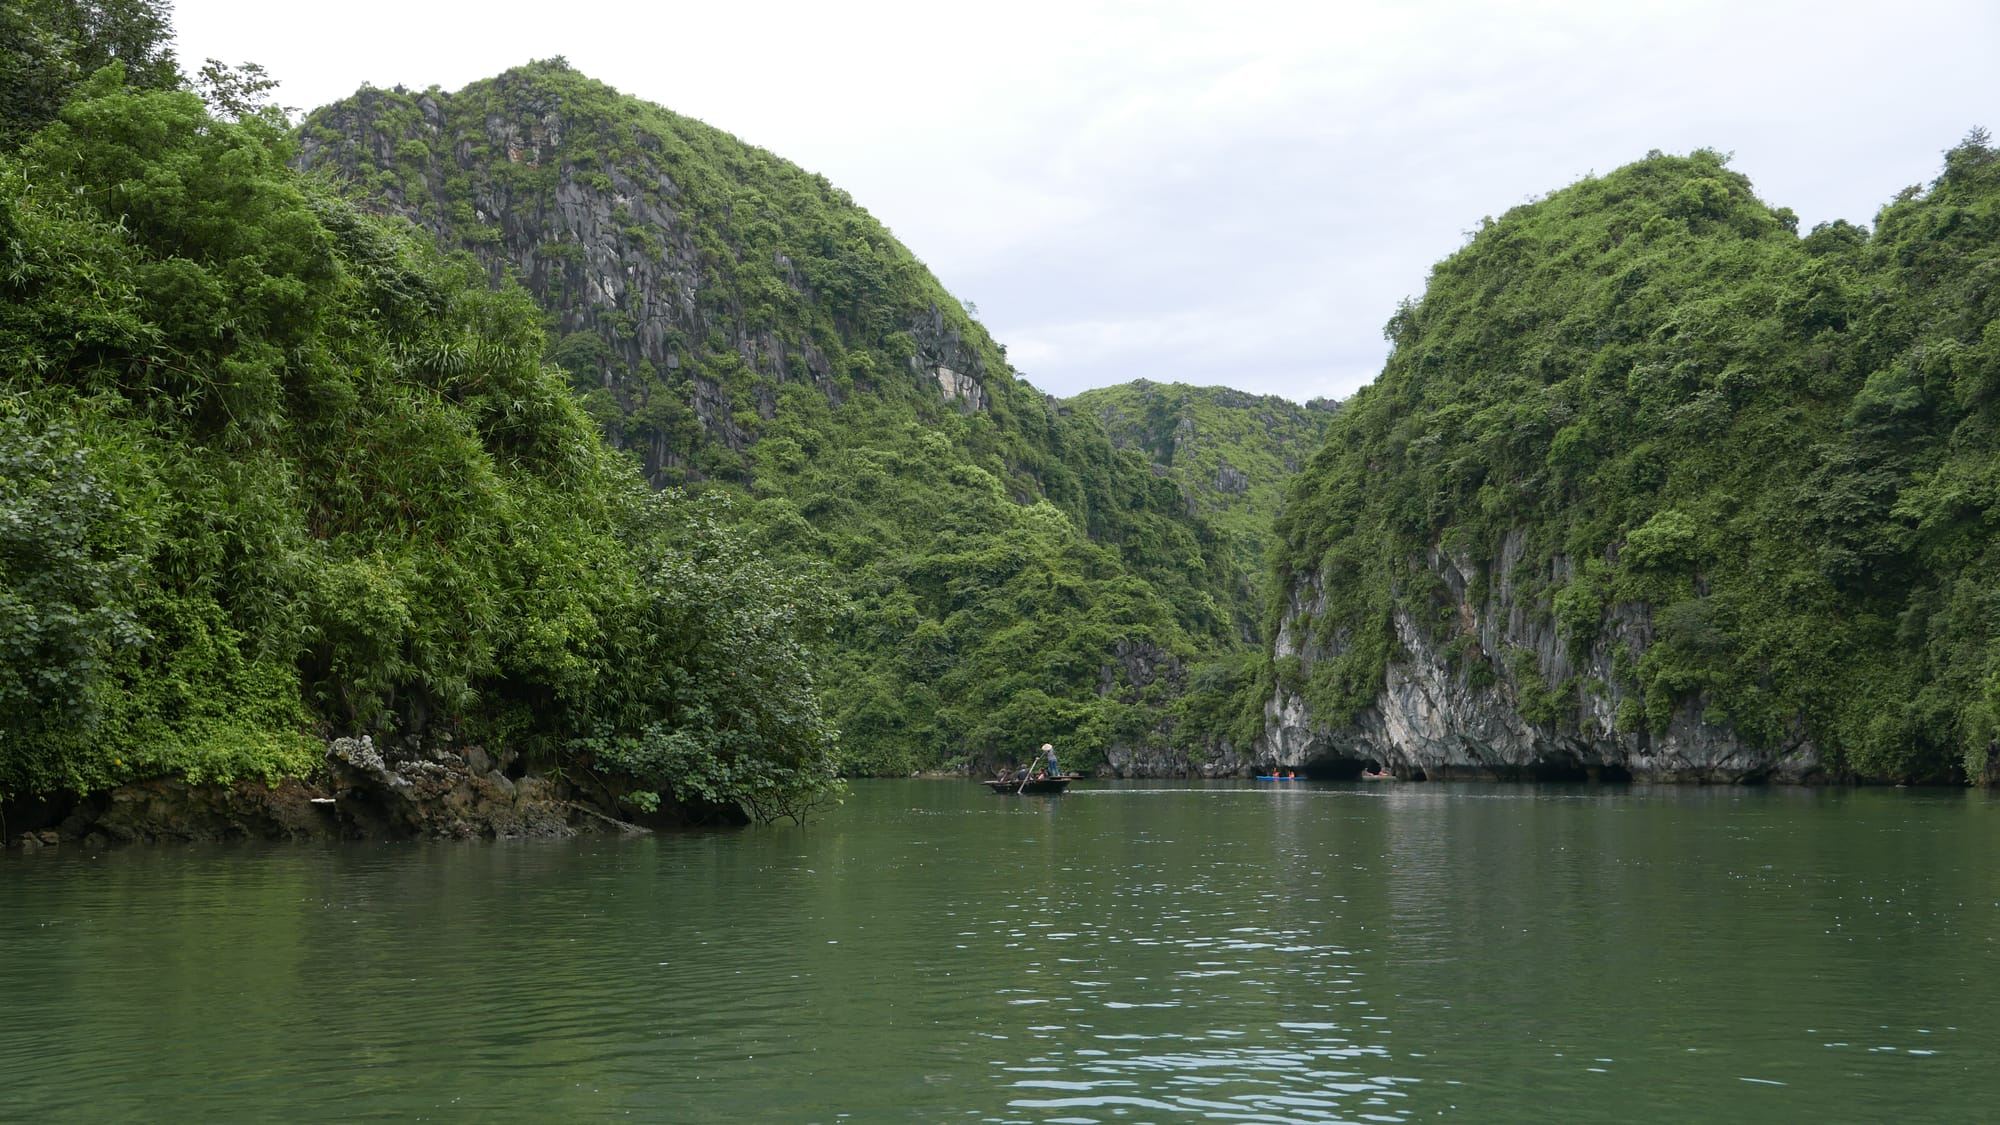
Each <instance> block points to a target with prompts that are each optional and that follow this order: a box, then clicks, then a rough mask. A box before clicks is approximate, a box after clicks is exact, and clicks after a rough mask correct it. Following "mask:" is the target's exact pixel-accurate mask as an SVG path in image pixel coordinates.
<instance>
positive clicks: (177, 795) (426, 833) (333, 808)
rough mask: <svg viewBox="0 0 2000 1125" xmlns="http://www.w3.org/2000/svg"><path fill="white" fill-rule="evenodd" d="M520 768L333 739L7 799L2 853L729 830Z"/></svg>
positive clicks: (511, 758)
mask: <svg viewBox="0 0 2000 1125" xmlns="http://www.w3.org/2000/svg"><path fill="white" fill-rule="evenodd" d="M579 773H580V775H581V776H564V775H562V774H538V773H534V772H531V771H529V770H528V769H527V768H526V766H525V764H524V763H523V762H522V760H521V758H520V757H519V756H518V755H515V754H505V755H501V756H499V757H496V756H494V755H493V754H491V753H489V752H487V751H486V750H484V749H482V748H480V747H476V746H467V747H460V748H452V747H450V746H448V745H440V746H433V747H428V748H427V747H425V746H423V745H421V744H420V743H415V742H412V743H407V744H397V745H385V746H381V747H378V746H377V745H376V744H375V742H374V740H373V739H371V738H368V737H366V736H363V737H361V738H340V739H335V740H334V741H333V742H331V743H329V744H328V746H327V752H326V759H325V766H324V769H323V770H321V771H319V772H318V774H316V775H315V776H314V777H310V778H284V779H282V780H280V781H278V782H277V783H275V784H266V783H265V782H262V781H236V782H233V783H230V784H227V785H224V784H192V783H189V782H186V781H182V780H179V779H174V778H160V779H155V780H151V781H142V782H134V783H132V784H129V785H121V786H119V787H117V788H115V789H110V790H105V791H102V792H97V793H88V794H63V795H57V796H53V797H45V798H38V799H34V800H23V801H17V802H12V803H10V804H9V805H8V806H6V807H5V809H4V815H0V839H4V842H5V843H6V845H7V846H10V847H22V848H41V847H52V846H58V845H63V844H86V845H90V844H127V843H159V842H189V843H192V842H202V841H216V840H292V841H310V840H411V839H438V840H467V839H489V840H492V839H518V838H543V839H547V838H559V837H567V836H578V835H586V834H616V835H638V834H644V833H646V832H650V831H655V830H659V829H670V828H690V827H705V826H740V825H742V824H745V823H747V818H746V817H745V816H744V815H743V813H742V811H741V810H740V809H735V808H721V807H712V806H711V807H701V806H690V805H676V804H673V803H672V802H671V801H670V800H669V799H667V798H663V799H662V801H661V803H660V806H659V807H658V808H657V809H653V810H651V811H648V810H645V809H642V808H641V807H639V806H638V805H636V804H634V803H633V802H632V801H631V800H630V799H629V795H630V791H629V790H628V789H626V788H623V787H621V786H619V785H617V784H615V783H613V782H610V781H607V780H605V779H603V778H599V777H597V776H595V775H594V774H590V773H589V771H587V770H583V771H579Z"/></svg>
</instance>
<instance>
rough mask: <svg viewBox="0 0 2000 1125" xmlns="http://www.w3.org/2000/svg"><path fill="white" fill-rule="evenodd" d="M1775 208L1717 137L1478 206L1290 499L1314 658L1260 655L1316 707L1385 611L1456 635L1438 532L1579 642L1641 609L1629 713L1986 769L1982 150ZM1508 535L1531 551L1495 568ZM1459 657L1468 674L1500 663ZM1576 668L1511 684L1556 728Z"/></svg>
mask: <svg viewBox="0 0 2000 1125" xmlns="http://www.w3.org/2000/svg"><path fill="white" fill-rule="evenodd" d="M1794 226H1795V221H1794V220H1793V218H1792V217H1791V215H1790V214H1789V213H1788V212H1786V211H1783V210H1778V211H1773V210H1771V209H1770V208H1768V207H1766V206H1765V205H1764V204H1763V203H1761V202H1759V201H1758V200H1757V199H1756V197H1755V196H1754V195H1752V193H1751V190H1750V185H1749V184H1748V182H1747V181H1745V180H1744V178H1743V177H1742V176H1740V175H1737V174H1735V173H1733V172H1731V171H1729V170H1728V169H1727V168H1726V167H1724V164H1723V161H1722V160H1721V159H1720V158H1719V157H1717V156H1716V155H1715V154H1713V153H1709V152H1705V151H1704V152H1696V153H1694V154H1693V155H1691V156H1688V157H1669V156H1661V155H1658V154H1655V155H1653V156H1651V157H1649V158H1648V159H1646V160H1644V161H1642V162H1640V163H1637V164H1634V165H1631V166H1629V167H1626V168H1622V169H1620V170H1618V171H1617V172H1614V173H1612V174H1610V175H1608V176H1605V177H1602V178H1593V179H1587V180H1585V181H1583V182H1581V183H1578V184H1575V185H1573V186H1571V187H1569V188H1566V189H1564V190H1562V191H1560V192H1557V193H1555V194H1554V195H1552V196H1550V197H1548V198H1547V199H1545V200H1542V201H1540V202H1536V203H1532V204H1529V205H1526V206H1522V207H1519V208H1516V209H1514V210H1513V211H1510V212H1508V213H1507V214H1506V215H1505V216H1503V217H1502V218H1500V219H1499V220H1498V221H1493V220H1488V221H1487V223H1486V224H1485V225H1484V227H1483V228H1482V229H1481V230H1480V231H1478V232H1477V233H1476V234H1475V235H1474V236H1473V238H1472V240H1471V243H1470V244H1469V245H1468V246H1467V247H1466V248H1465V249H1464V250H1463V251H1461V252H1459V253H1458V254H1456V255H1454V256H1452V257H1451V258H1449V259H1447V260H1446V261H1444V262H1443V263H1441V264H1439V265H1438V266H1437V268H1436V269H1435V271H1434V272H1433V274H1432V276H1431V280H1430V283H1429V286H1428V288H1427V290H1426V292H1425V295H1424V298H1423V300H1422V301H1421V302H1419V303H1416V304H1412V305H1408V306H1406V307H1404V308H1402V309H1401V310H1399V311H1398V312H1397V313H1396V315H1395V317H1394V318H1393V319H1392V320H1391V321H1390V322H1389V325H1388V329H1387V331H1388V334H1389V337H1390V339H1391V340H1392V341H1393V343H1394V350H1393V353H1392V355H1391V357H1390V360H1389V362H1388V365H1387V367H1386V368H1385V370H1384V372H1383V374H1382V377H1381V378H1380V379H1379V380H1378V381H1377V382H1376V383H1375V384H1374V385H1373V386H1371V387H1369V388H1367V389H1366V390H1364V391H1363V392H1361V393H1360V394H1359V395H1357V396H1356V397H1355V398H1354V399H1353V400H1351V402H1350V403H1349V404H1348V405H1347V407H1346V408H1345V409H1344V410H1343V412H1342V413H1341V414H1340V416H1339V417H1338V418H1337V419H1336V420H1335V422H1334V424H1333V426H1332V428H1331V431H1330V436H1329V440H1328V443H1327V445H1326V446H1325V448H1324V449H1323V450H1322V451H1321V453H1320V454H1319V455H1318V456H1317V457H1315V459H1314V460H1313V462H1312V464H1311V465H1310V466H1309V467H1308V469H1307V471H1306V472H1305V473H1304V474H1303V475H1302V476H1301V477H1300V478H1299V480H1298V483H1297V485H1296V487H1295V489H1294V491H1293V493H1292V495H1291V497H1290V499H1289V501H1288V507H1287V509H1286V511H1285V513H1284V514H1283V516H1282V517H1281V519H1280V522H1279V526H1278V531H1279V535H1280V537H1281V538H1282V540H1283V545H1282V548H1281V550H1280V551H1279V552H1278V555H1279V559H1278V561H1279V566H1280V568H1281V570H1282V572H1283V575H1284V577H1285V579H1286V580H1287V581H1289V582H1290V583H1291V584H1292V586H1293V589H1296V588H1297V585H1298V584H1299V583H1301V582H1304V581H1305V580H1306V579H1307V578H1308V577H1309V576H1311V575H1314V574H1317V575H1318V576H1320V578H1321V579H1322V580H1323V584H1324V589H1325V592H1326V602H1327V604H1326V608H1325V612H1324V613H1321V614H1318V615H1316V616H1309V617H1308V618H1307V619H1306V620H1304V621H1303V623H1302V624H1303V626H1304V629H1305V631H1306V633H1307V634H1308V635H1310V636H1311V637H1312V638H1313V639H1315V640H1316V641H1317V643H1319V644H1320V645H1321V646H1323V647H1324V650H1325V651H1326V652H1327V653H1328V654H1329V655H1328V657H1327V658H1325V659H1321V660H1319V661H1317V662H1315V663H1313V664H1312V665H1311V666H1310V667H1309V668H1304V667H1296V666H1292V665H1294V664H1295V663H1296V662H1290V663H1287V664H1286V666H1284V667H1280V668H1278V669H1277V670H1276V671H1277V674H1279V675H1280V676H1287V677H1298V678H1300V679H1301V680H1303V681H1304V682H1303V684H1302V685H1301V686H1302V687H1303V688H1304V690H1305V693H1306V696H1307V699H1308V701H1309V702H1310V703H1311V704H1312V705H1313V707H1314V709H1315V712H1316V713H1317V715H1318V716H1319V718H1320V719H1321V720H1322V721H1328V722H1336V723H1337V722H1342V721H1345V720H1346V719H1347V718H1348V717H1351V716H1352V715H1354V714H1355V713H1356V712H1357V711H1358V710H1359V709H1360V708H1361V707H1363V706H1366V705H1367V704H1368V703H1370V702H1372V701H1373V699H1374V698H1375V696H1376V693H1377V692H1378V691H1379V690H1380V688H1381V685H1382V682H1383V674H1384V669H1385V667H1386V665H1387V663H1388V662H1389V660H1390V659H1391V658H1392V657H1393V655H1394V647H1395V641H1394V635H1393V632H1392V630H1391V625H1390V622H1391V614H1392V611H1393V610H1394V609H1395V608H1396V607H1401V609H1403V610H1404V611H1406V612H1408V613H1409V614H1410V615H1411V616H1412V617H1413V618H1414V619H1415V620H1416V621H1417V622H1418V623H1419V624H1420V625H1421V627H1423V628H1425V629H1426V630H1428V631H1430V632H1431V633H1432V634H1433V635H1434V637H1435V639H1437V640H1438V641H1439V642H1441V643H1443V644H1449V643H1450V642H1451V641H1452V640H1453V639H1454V636H1455V634H1457V633H1458V632H1459V631H1460V630H1461V629H1462V628H1464V625H1463V623H1462V619H1461V616H1460V614H1459V612H1458V607H1457V605H1456V603H1455V599H1453V598H1451V597H1449V596H1448V594H1447V591H1446V590H1445V589H1444V584H1443V582H1442V581H1441V580H1440V579H1439V578H1438V577H1437V576H1436V575H1435V574H1434V568H1433V567H1432V566H1431V565H1430V564H1429V563H1427V562H1426V559H1427V557H1428V556H1429V554H1430V552H1432V551H1433V550H1441V551H1443V552H1444V553H1446V554H1450V555H1456V556H1460V557H1465V558H1470V559H1472V560H1474V562H1475V564H1476V565H1477V566H1478V567H1480V568H1481V571H1482V575H1481V579H1480V583H1481V584H1484V587H1485V588H1482V589H1478V590H1475V591H1474V595H1475V600H1476V599H1479V598H1483V597H1484V596H1485V589H1486V588H1491V585H1492V584H1493V583H1495V582H1497V581H1499V580H1500V579H1501V578H1503V577H1506V578H1508V579H1510V580H1512V581H1513V582H1515V583H1521V584H1526V586H1527V587H1528V588H1527V589H1526V590H1525V591H1524V598H1523V604H1526V605H1528V606H1529V607H1530V608H1531V610H1532V611H1533V612H1535V613H1538V614H1543V615H1549V616H1551V617H1552V618H1553V620H1554V622H1555V623H1556V625H1557V626H1558V627H1559V629H1560V630H1561V634H1562V636H1564V637H1565V638H1566V639H1567V640H1568V642H1569V643H1570V644H1571V645H1572V646H1573V648H1576V647H1581V648H1584V649H1587V648H1588V647H1589V646H1590V645H1591V644H1592V643H1593V642H1594V641H1595V640H1596V639H1597V638H1598V637H1599V635H1600V633H1601V631H1602V629H1603V628H1604V625H1605V622H1606V621H1607V620H1608V618H1607V614H1608V613H1609V612H1610V611H1611V610H1612V608H1613V607H1615V606H1618V605H1621V604H1623V605H1628V606H1640V607H1644V608H1645V609H1646V610H1647V611H1648V612H1649V615H1650V621H1651V628H1652V641H1651V644H1650V645H1649V646H1647V647H1646V648H1645V649H1644V651H1643V654H1642V655H1640V656H1638V657H1637V658H1636V659H1632V660H1622V659H1621V661H1620V663H1619V666H1618V671H1617V675H1618V677H1619V678H1620V680H1621V681H1622V683H1621V686H1622V687H1623V688H1624V689H1625V690H1626V691H1627V692H1628V693H1629V694H1628V698H1629V700H1630V703H1629V705H1628V708H1627V711H1626V713H1625V714H1623V715H1621V716H1620V725H1621V727H1623V728H1624V729H1627V730H1646V729H1651V730H1655V731H1657V730H1661V729H1664V727H1665V724H1666V723H1667V722H1668V721H1669V719H1670V718H1671V717H1672V716H1673V714H1674V713H1675V711H1676V710H1677V709H1679V708H1684V707H1693V708H1697V709H1699V711H1700V712H1701V713H1702V714H1704V715H1705V717H1706V718H1707V719H1708V720H1709V721H1711V722H1719V723H1725V724H1728V725H1730V726H1732V727H1733V728H1735V729H1736V730H1737V731H1738V732H1739V733H1740V734H1742V735H1743V736H1745V737H1746V738H1747V739H1748V740H1749V741H1750V742H1751V743H1752V744H1762V745H1776V744H1777V743H1778V742H1779V741H1780V740H1781V739H1783V738H1785V737H1787V736H1789V735H1793V734H1796V733H1803V734H1804V735H1805V736H1807V737H1810V738H1811V739H1813V740H1814V741H1815V742H1816V743H1817V744H1818V745H1819V746H1820V747H1821V749H1822V750H1823V752H1824V753H1825V754H1826V755H1827V756H1828V758H1829V760H1830V761H1831V762H1832V763H1833V764H1834V765H1835V766H1836V767H1838V768H1844V769H1846V770H1849V771H1852V772H1853V773H1855V774H1856V775H1860V776H1875V777H1895V778H1913V779H1944V778H1947V777H1951V776H1958V775H1959V774H1960V771H1966V772H1970V773H1971V774H1973V775H1975V776H1977V775H1979V774H1980V773H1981V772H1982V771H1984V770H1985V769H1986V768H1987V766H1988V749H1989V746H1990V745H1991V744H1992V740H1993V738H1994V734H1995V722H1994V716H1995V707H1996V705H2000V600H1996V599H2000V593H1997V592H2000V569H1996V568H2000V550H1996V544H2000V540H1996V537H1995V532H1996V525H2000V468H1996V466H2000V459H1996V454H2000V433H1996V431H1995V425H1996V421H2000V419H1996V414H1995V412H1996V409H2000V400H1996V389H2000V321H1996V316H2000V285H1996V281H2000V154H1996V153H1995V151H1994V150H1993V149H1992V148H1990V147H1989V146H1988V145H1987V143H1986V138H1985V135H1984V134H1983V133H1978V132H1975V133H1974V135H1973V136H1972V137H1970V138H1969V139H1968V140H1967V141H1966V142H1965V143H1964V144H1962V145H1960V146H1959V147H1957V148H1955V149H1953V150H1952V151H1951V152H1950V153H1949V154H1948V155H1947V158H1946V163H1945V170H1944V173H1943V175H1942V176H1940V177H1939V178H1938V180H1937V181H1936V182H1935V183H1934V184H1932V185H1931V186H1930V187H1929V189H1928V190H1917V189H1912V190H1910V191H1908V192H1906V193H1904V194H1903V195H1902V196H1900V197H1899V198H1898V199H1897V200H1896V201H1895V202H1893V203H1892V204H1890V205H1889V206H1888V207H1886V208H1885V209H1884V210H1883V211H1882V212H1881V214H1880V216H1879V218H1878V221H1877V225H1876V229H1875V230H1874V232H1873V233H1872V234H1871V233H1869V232H1867V231H1865V230H1862V229H1860V228H1857V227H1854V226H1851V225H1848V224H1846V223H1834V224H1831V225H1827V226H1823V227H1821V228H1819V229H1816V230H1814V231H1813V232H1811V233H1810V234H1809V235H1807V236H1805V237H1803V238H1802V237H1800V236H1799V235H1798V234H1796V233H1795V231H1794V229H1793V228H1794ZM1510 534H1514V535H1519V536H1522V537H1525V542H1526V557H1525V559H1524V560H1523V561H1522V562H1521V563H1520V564H1519V565H1516V566H1514V567H1513V568H1512V569H1511V572H1510V573H1509V574H1508V575H1505V576H1503V575H1500V574H1496V573H1494V572H1493V567H1494V565H1495V564H1494V560H1496V559H1497V558H1499V557H1501V555H1502V551H1501V545H1502V542H1503V541H1504V540H1505V539H1506V538H1507V537H1508V536H1509V535H1510ZM1555 563H1560V565H1552V564H1555ZM1476 585H1479V584H1476ZM1452 651H1455V652H1457V653H1459V654H1460V656H1461V658H1462V659H1463V660H1464V661H1465V662H1466V664H1465V666H1464V667H1462V668H1461V669H1460V671H1461V674H1463V675H1465V676H1466V677H1468V678H1478V677H1481V676H1485V677H1490V676H1491V675H1492V667H1491V662H1493V661H1500V660H1508V659H1510V655H1509V654H1496V653H1489V654H1481V653H1479V652H1478V651H1477V648H1476V646H1466V645H1462V644H1461V645H1458V646H1457V647H1456V648H1455V649H1453V650H1452ZM1528 664H1529V665H1530V667H1529V669H1528V670H1529V671H1532V661H1529V662H1528ZM1527 679H1528V680H1529V681H1532V680H1533V679H1534V678H1533V677H1532V676H1530V677H1528V678H1527ZM1594 686H1595V685H1592V684H1589V683H1577V682H1572V683H1565V684H1540V683H1537V682H1527V683H1525V684H1524V689H1525V690H1524V692H1523V695H1524V701H1525V702H1524V705H1527V706H1534V707H1535V708H1536V709H1537V714H1535V715H1532V716H1530V717H1531V718H1533V719H1535V720H1537V721H1542V722H1547V723H1555V724H1560V723H1562V722H1563V721H1565V717H1566V716H1573V715H1574V713H1575V703H1576V701H1577V699H1578V698H1579V696H1578V694H1577V693H1580V692H1587V691H1591V690H1593V688H1594ZM1529 697H1532V698H1529Z"/></svg>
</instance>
